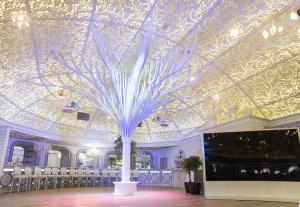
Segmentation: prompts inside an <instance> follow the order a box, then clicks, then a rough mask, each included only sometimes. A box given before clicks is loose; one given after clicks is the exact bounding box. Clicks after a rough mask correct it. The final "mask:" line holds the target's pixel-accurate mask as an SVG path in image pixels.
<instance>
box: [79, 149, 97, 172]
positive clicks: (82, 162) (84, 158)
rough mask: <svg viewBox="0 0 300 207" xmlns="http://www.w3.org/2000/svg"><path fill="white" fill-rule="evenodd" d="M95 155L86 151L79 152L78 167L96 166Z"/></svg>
mask: <svg viewBox="0 0 300 207" xmlns="http://www.w3.org/2000/svg"><path fill="white" fill-rule="evenodd" d="M94 161H95V157H94V156H93V155H90V154H89V153H87V152H86V151H81V152H79V153H78V163H77V166H78V167H89V168H94Z"/></svg>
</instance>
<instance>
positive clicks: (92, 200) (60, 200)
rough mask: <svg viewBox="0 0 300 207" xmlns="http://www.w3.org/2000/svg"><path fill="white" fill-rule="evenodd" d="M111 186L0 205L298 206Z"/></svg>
mask: <svg viewBox="0 0 300 207" xmlns="http://www.w3.org/2000/svg"><path fill="white" fill-rule="evenodd" d="M112 192H113V189H112V188H91V187H90V188H85V187H81V188H71V189H67V188H65V189H49V190H40V191H30V192H20V193H12V194H2V195H0V206H3V207H4V206H5V207H6V206H7V207H8V206H9V207H36V206H38V207H71V206H72V207H73V206H74V207H85V206H86V207H100V206H101V207H104V206H118V207H125V206H130V207H135V206H139V207H181V206H182V207H183V206H185V207H194V206H201V207H298V204H293V203H279V202H262V201H232V200H205V199H204V198H203V197H201V196H199V195H196V196H195V195H190V194H186V193H185V192H184V189H179V188H166V187H165V188H164V187H144V188H139V190H138V193H137V194H136V195H135V196H114V195H112Z"/></svg>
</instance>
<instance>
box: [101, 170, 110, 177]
mask: <svg viewBox="0 0 300 207" xmlns="http://www.w3.org/2000/svg"><path fill="white" fill-rule="evenodd" d="M101 174H102V177H104V178H108V177H109V175H108V171H107V170H106V169H103V170H101Z"/></svg>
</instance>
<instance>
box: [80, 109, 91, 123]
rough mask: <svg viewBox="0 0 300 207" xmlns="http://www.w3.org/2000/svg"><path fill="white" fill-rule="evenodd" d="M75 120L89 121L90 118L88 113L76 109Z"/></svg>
mask: <svg viewBox="0 0 300 207" xmlns="http://www.w3.org/2000/svg"><path fill="white" fill-rule="evenodd" d="M77 120H83V121H89V120H90V114H89V113H84V112H79V111H78V112H77Z"/></svg>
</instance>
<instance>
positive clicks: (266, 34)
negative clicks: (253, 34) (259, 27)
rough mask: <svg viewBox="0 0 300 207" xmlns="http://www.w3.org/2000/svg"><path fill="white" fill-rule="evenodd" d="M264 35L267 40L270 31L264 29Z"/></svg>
mask: <svg viewBox="0 0 300 207" xmlns="http://www.w3.org/2000/svg"><path fill="white" fill-rule="evenodd" d="M262 35H263V37H264V39H265V40H266V39H268V37H269V32H267V31H266V30H265V31H263V33H262Z"/></svg>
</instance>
